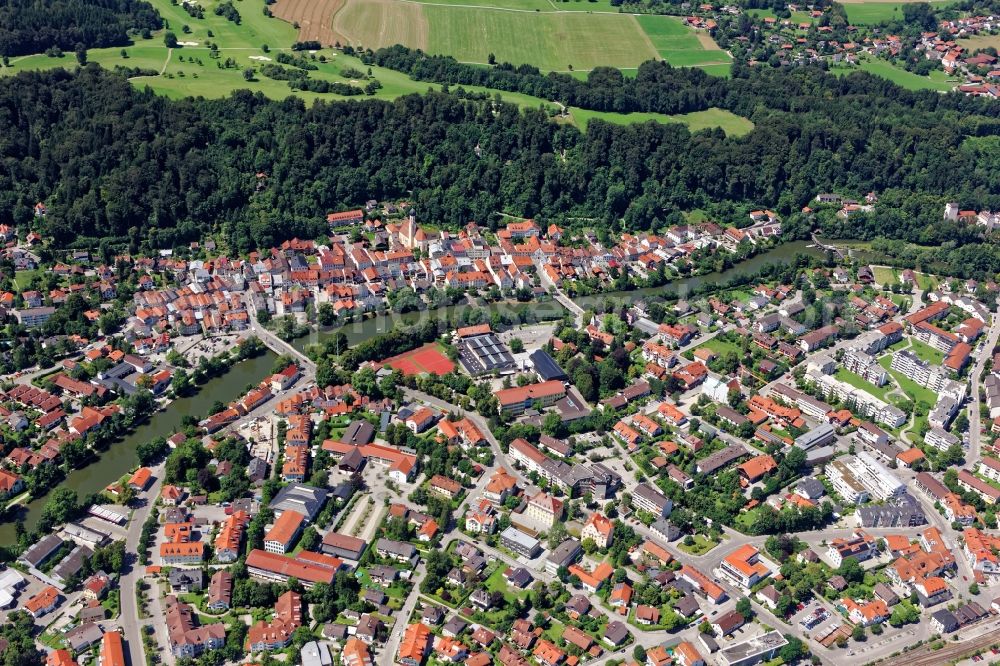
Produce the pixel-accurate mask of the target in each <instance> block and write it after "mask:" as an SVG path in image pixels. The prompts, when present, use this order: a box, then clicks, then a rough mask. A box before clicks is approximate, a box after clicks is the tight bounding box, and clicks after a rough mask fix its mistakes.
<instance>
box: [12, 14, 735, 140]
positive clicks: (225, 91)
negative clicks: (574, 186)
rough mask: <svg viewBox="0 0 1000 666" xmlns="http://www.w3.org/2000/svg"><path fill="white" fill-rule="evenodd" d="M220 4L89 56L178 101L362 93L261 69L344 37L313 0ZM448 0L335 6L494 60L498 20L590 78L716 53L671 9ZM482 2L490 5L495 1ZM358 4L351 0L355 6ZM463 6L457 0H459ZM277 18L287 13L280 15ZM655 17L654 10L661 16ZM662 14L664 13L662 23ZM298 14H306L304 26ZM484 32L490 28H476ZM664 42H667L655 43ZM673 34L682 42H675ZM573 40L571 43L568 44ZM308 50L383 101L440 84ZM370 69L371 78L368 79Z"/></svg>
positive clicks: (551, 62)
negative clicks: (595, 71) (319, 87)
mask: <svg viewBox="0 0 1000 666" xmlns="http://www.w3.org/2000/svg"><path fill="white" fill-rule="evenodd" d="M220 1H221V0H203V1H202V7H203V9H204V18H195V17H192V16H190V15H189V14H188V13H187V12H186V11H185V10H184V9H183V8H182V7H181V6H179V5H175V4H171V0H151V3H152V4H153V5H154V7H156V9H157V11H159V12H160V14H161V16H163V18H164V21H165V23H166V27H165V29H164V30H162V31H160V32H158V33H155V34H154V35H153V36H152V38H151V39H146V40H142V39H138V40H137V41H136V43H134V44H132V45H130V46H127V47H124V48H120V47H114V48H106V49H91V50H89V51H88V52H87V60H88V61H89V62H94V63H97V64H99V65H101V66H102V67H105V68H108V69H114V68H115V67H125V68H131V69H138V70H141V73H140V74H138V75H136V76H134V77H133V78H132V79H131V81H132V83H133V84H134V85H135V86H137V87H140V88H149V89H150V90H152V91H154V92H156V93H158V94H162V95H164V96H167V97H170V98H174V99H177V98H182V97H187V96H202V97H206V98H219V97H225V96H227V95H229V94H231V93H232V92H234V91H236V90H242V89H249V90H253V91H256V92H261V93H263V94H264V95H266V96H267V97H270V98H272V99H284V98H287V97H290V96H293V95H294V96H297V97H299V98H301V99H303V100H304V101H306V102H307V103H313V102H315V101H317V100H328V101H336V100H342V99H360V98H361V97H359V96H354V97H349V96H348V97H345V96H342V95H338V94H335V93H313V92H308V91H295V90H292V89H291V88H290V87H289V86H288V84H287V83H286V82H285V81H276V80H273V79H269V78H267V77H265V76H263V75H262V74H261V73H260V69H261V67H263V66H264V65H265V64H268V63H269V62H274V61H275V59H276V57H277V54H278V53H279V52H282V51H284V52H289V48H290V47H291V45H292V44H293V43H294V42H295V41H296V40H297V39H300V38H303V39H307V38H308V39H321V40H322V39H325V38H323V37H321V36H320V35H319V33H316V34H310V33H309V32H308V31H310V30H312V31H315V30H318V28H317V27H316V26H320V25H325V26H326V28H324V29H326V30H328V32H329V35H334V30H333V25H334V23H333V21H332V18H331V20H330V21H329V22H328V21H327V18H324V17H323V16H322V12H321V11H320V10H319V9H318V8H317V3H310V5H309V6H308V7H307V6H306V5H305V4H304V1H303V0H282V2H279V3H278V4H276V5H272V6H271V7H272V10H273V11H274V12H275V15H276V17H268V16H265V15H264V13H263V11H262V10H263V5H262V3H261V5H257V3H253V4H250V3H242V2H240V3H237V5H236V7H237V9H238V11H239V12H240V23H239V24H236V23H234V22H232V21H229V20H227V19H226V18H225V17H223V16H218V15H216V14H215V12H214V9H215V7H216V6H217V4H218V3H219V2H220ZM449 1H450V0H443V2H441V3H435V4H434V5H421V4H418V3H415V2H405V1H403V0H364V2H361V0H335V2H334V4H335V5H336V7H334V9H336V10H338V11H337V13H338V15H340V16H341V18H342V19H343V17H344V16H346V17H348V18H350V17H351V16H355V17H356V18H355V19H354V20H356V21H358V22H361V23H365V24H371V25H373V26H375V28H374V30H375V32H374V33H373V34H375V39H376V41H377V42H380V43H395V42H396V41H398V40H397V37H398V36H401V35H406V36H407V38H408V39H410V40H413V41H412V42H411V44H413V45H418V46H424V47H426V45H427V44H426V42H427V41H432V42H433V41H434V40H433V39H432V38H431V35H432V34H437V35H438V36H439V37H438V38H437V42H438V44H439V47H438V48H439V51H438V52H446V51H449V50H451V49H453V48H454V49H458V50H459V51H462V52H464V53H465V57H466V58H468V59H471V60H474V59H476V58H479V57H480V56H481V57H482V60H483V61H485V59H486V58H487V57H488V55H489V52H486V49H485V47H482V46H481V44H482V43H485V40H486V38H485V37H483V36H482V35H483V34H485V33H484V32H483V31H484V30H485V28H484V27H483V26H492V27H491V28H490V29H491V30H494V29H495V30H496V34H502V35H503V39H502V40H501V41H503V42H505V43H507V44H511V45H517V44H532V45H533V46H532V47H531V48H528V49H519V48H515V47H514V46H509V47H507V51H503V50H500V49H497V53H496V55H497V57H498V58H500V59H512V60H520V61H522V62H523V61H532V62H537V63H539V64H541V65H542V66H543V67H548V68H551V69H564V68H567V67H568V66H569V65H571V64H572V63H573V62H574V61H575V62H579V63H582V65H581V69H579V70H577V71H574V72H573V74H574V75H579V76H581V77H585V76H586V73H585V72H584V71H582V69H584V68H590V67H593V66H595V65H597V64H599V63H608V64H612V65H615V64H617V65H627V66H630V67H631V69H625V73H626V75H633V76H634V74H635V68H636V67H637V66H638V65H639V64H640V63H641V62H642V61H645V60H647V59H650V58H656V57H657V56H658V55H659V54H660V51H659V50H658V49H663V53H664V54H667V55H670V57H672V58H674V57H676V58H681V56H680V55H679V54H683V53H684V52H685V51H687V50H691V51H692V52H699V51H700V53H701V54H712V53H718V52H711V51H705V50H704V49H702V44H701V42H700V41H699V37H698V36H696V35H695V34H694V33H693V32H691V31H689V30H688V29H687V28H686V27H684V26H683V25H682V24H681V23H680V22H679V21H677V20H676V19H673V18H670V17H642V18H643V23H644V24H646V25H647V26H650V27H649V30H651V31H652V32H653V33H654V37H652V38H651V37H648V36H647V34H646V32H645V31H644V30H643V28H642V27H641V26H640V23H639V22H638V21H637V20H636V18H635V17H633V16H627V15H623V14H617V13H610V12H609V11H607V10H610V9H612V8H611V6H610V3H609V0H600V1H599V2H586V1H584V0H580V1H577V0H570V1H569V2H562V1H560V0H552V2H549V0H496V1H495V2H492V4H491V6H492V7H497V6H498V5H497V3H500V5H499V6H509V7H510V9H511V10H513V9H515V8H516V7H517V6H518V5H523V6H526V7H527V6H533V7H534V6H536V5H537V7H536V8H537V9H539V11H538V12H536V11H533V10H519V11H509V10H500V9H494V10H493V11H487V12H484V11H483V10H482V9H475V8H466V7H449V6H446V5H445V3H447V2H449ZM475 1H482V2H485V0H475ZM299 2H301V6H299V7H298V9H296V6H297V5H296V4H295V3H299ZM352 2H353V3H354V4H353V5H351V4H350V3H352ZM337 3H339V4H337ZM456 3H458V0H454V1H453V3H452V4H456ZM319 4H320V5H322V3H319ZM331 6H332V5H331ZM557 8H558V11H557ZM583 8H586V9H583ZM340 10H343V11H340ZM323 11H326V10H325V9H324V10H323ZM308 12H313V14H308ZM317 12H318V13H317ZM345 12H346V13H345ZM352 12H353V13H352ZM425 12H426V13H425ZM279 15H280V16H284V17H285V18H287V19H288V20H283V19H282V18H277V16H279ZM293 15H294V16H293ZM483 15H486V16H487V17H488V18H489V21H485V22H484V21H477V20H475V17H477V16H483ZM328 18H330V17H328ZM646 19H652V22H650V21H648V20H646ZM657 19H662V21H659V22H657ZM289 21H299V24H298V27H296V26H295V25H293V24H292V23H290V22H289ZM433 26H438V27H437V30H436V31H435V30H433ZM477 30H478V31H480V32H479V33H477V32H476V31H477ZM167 31H170V32H172V33H174V34H175V35H176V37H177V40H178V42H179V44H180V45H179V46H178V47H176V48H173V49H168V48H167V47H166V45H165V44H164V34H165V33H166V32H167ZM526 34H531V35H533V36H532V38H531V39H527V40H526V39H524V36H525V35H526ZM477 35H478V36H477ZM609 35H611V36H613V39H612V42H614V43H615V44H617V45H618V46H617V47H614V48H611V47H605V48H603V49H602V48H598V47H596V46H587V44H590V45H595V44H606V43H607V39H608V37H609ZM703 37H704V36H703ZM703 37H702V39H703ZM654 40H655V43H656V45H657V46H654ZM672 42H673V45H674V46H675V47H676V48H674V49H669V48H666V47H667V46H670V45H671V43H672ZM567 44H568V46H564V45H567ZM213 45H214V46H215V47H217V48H216V50H214V51H213V50H212V49H211V48H210V47H211V46H213ZM480 50H482V51H483V52H480ZM669 52H673V53H674V54H675V55H671V53H669ZM300 55H305V57H307V58H310V59H311V62H312V63H313V64H314V65H315V66H316V69H315V70H311V71H310V72H309V76H310V78H312V79H316V80H325V81H329V82H339V83H350V84H352V85H356V86H358V87H364V86H365V84H366V83H367V79H368V78H374V79H377V80H378V82H379V83H380V84H381V86H382V87H381V88H380V89H378V90H377V91H375V92H374V94H373V95H372V97H375V98H377V99H385V100H392V99H396V98H398V97H399V96H401V95H407V94H414V93H416V94H420V93H425V92H426V91H427V90H428V89H439V88H441V86H440V85H435V84H430V83H427V82H422V81H414V80H412V79H410V78H409V77H408V76H406V75H405V74H402V73H399V72H396V71H393V70H389V69H383V68H380V67H376V66H373V67H369V66H367V65H364V64H363V63H361V61H360V60H358V59H357V58H354V57H351V56H347V55H344V54H343V53H339V52H337V51H334V50H332V49H322V50H321V51H317V52H310V53H304V54H300ZM459 55H461V54H459ZM717 57H718V56H717V55H701V56H698V57H694V56H691V57H688V58H687V60H688V61H689V62H691V63H695V62H698V61H705V60H706V58H707V59H708V60H709V61H711V60H713V59H716V58H717ZM76 66H77V61H76V58H75V57H74V55H73V54H70V53H67V54H64V55H63V56H61V57H49V56H46V55H44V54H37V55H31V56H24V57H20V58H14V59H12V60H11V62H10V66H8V67H0V76H6V75H12V74H17V73H18V72H22V71H33V70H45V69H54V68H57V67H63V68H67V69H73V68H75V67H76ZM250 68H252V69H254V70H255V73H256V75H255V76H254V77H252V80H249V81H248V80H247V79H246V78H245V75H246V70H248V69H250ZM574 68H575V67H574ZM705 69H706V71H709V72H710V73H713V74H720V75H727V74H728V71H729V63H728V60H726V61H725V62H720V63H719V64H716V65H707V66H706V67H705ZM361 74H364V75H363V76H360V78H359V75H361ZM464 88H465V89H466V90H468V91H470V92H477V93H486V94H489V95H494V94H499V95H500V96H501V97H502V99H503V100H504V101H507V102H510V103H513V104H517V105H519V106H521V107H524V108H539V107H542V108H546V109H549V110H551V111H553V112H554V111H555V105H554V104H552V103H550V102H548V101H546V100H543V99H541V98H537V97H532V96H530V95H524V94H520V93H510V92H498V91H495V90H491V89H487V88H481V87H476V86H465V87H464ZM594 117H601V118H604V119H605V120H608V121H609V122H614V123H619V124H622V123H631V122H642V121H644V120H658V121H661V122H683V123H685V124H687V125H688V126H689V127H690V128H691V129H692V130H698V129H701V128H703V127H711V126H719V127H722V128H723V129H724V130H725V131H726V132H728V133H730V134H736V135H738V134H745V133H746V132H748V131H749V130H750V129H752V127H753V125H752V124H751V123H750V121H748V120H745V119H743V118H739V117H738V116H734V115H732V114H728V113H727V112H724V111H720V110H715V109H711V110H707V111H703V112H699V113H695V114H688V116H675V117H670V116H663V117H657V115H656V114H634V115H633V114H630V115H622V114H602V113H596V112H584V111H578V110H574V111H573V115H572V116H571V117H570V119H569V121H568V122H570V123H572V124H575V125H576V126H578V127H580V128H581V129H585V128H586V125H587V122H588V121H589V120H590V119H591V118H594Z"/></svg>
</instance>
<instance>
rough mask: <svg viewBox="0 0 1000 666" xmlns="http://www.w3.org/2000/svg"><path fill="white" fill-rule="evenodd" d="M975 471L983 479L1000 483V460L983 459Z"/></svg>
mask: <svg viewBox="0 0 1000 666" xmlns="http://www.w3.org/2000/svg"><path fill="white" fill-rule="evenodd" d="M976 471H977V472H979V476H981V477H983V478H984V479H989V480H990V481H994V482H997V483H1000V460H997V459H996V458H988V457H984V458H983V459H982V460H980V461H979V467H978V468H977V469H976Z"/></svg>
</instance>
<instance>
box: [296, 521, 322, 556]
mask: <svg viewBox="0 0 1000 666" xmlns="http://www.w3.org/2000/svg"><path fill="white" fill-rule="evenodd" d="M319 542H320V536H319V532H317V531H316V528H315V527H313V526H312V525H310V526H309V527H307V528H306V529H305V530H304V531H303V532H302V538H301V539H300V540H299V546H301V548H302V550H312V551H314V550H316V547H317V546H318V545H319Z"/></svg>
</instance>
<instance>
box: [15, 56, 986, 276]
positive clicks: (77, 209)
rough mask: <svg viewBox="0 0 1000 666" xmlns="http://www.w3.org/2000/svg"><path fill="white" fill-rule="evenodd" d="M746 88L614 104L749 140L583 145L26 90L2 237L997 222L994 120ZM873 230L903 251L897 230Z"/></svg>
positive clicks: (91, 79) (484, 116) (407, 111)
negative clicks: (833, 204) (737, 208)
mask: <svg viewBox="0 0 1000 666" xmlns="http://www.w3.org/2000/svg"><path fill="white" fill-rule="evenodd" d="M735 74H736V76H735V77H734V78H733V79H731V80H725V79H715V78H711V77H707V76H705V75H704V74H702V73H700V72H697V71H695V70H677V69H674V68H672V67H670V66H669V65H667V64H665V63H647V64H646V65H644V66H643V68H642V70H641V71H640V73H639V76H638V77H637V79H636V80H635V81H634V82H629V83H626V84H624V87H623V88H624V90H626V91H632V92H630V93H628V94H634V96H635V98H636V99H640V100H643V102H642V105H643V108H647V109H655V110H669V111H680V110H685V111H686V110H697V109H699V108H709V107H711V106H719V107H722V108H726V109H729V110H731V111H733V112H734V113H738V114H740V115H743V116H745V117H748V118H751V119H752V120H753V122H754V123H755V129H754V130H753V131H752V132H750V134H749V135H747V136H745V137H741V138H727V137H726V136H725V134H724V133H723V132H722V131H721V130H718V129H714V130H713V129H708V130H703V131H700V132H697V133H694V134H692V133H691V132H689V131H688V129H687V128H686V127H685V126H684V125H681V124H679V123H671V124H660V123H655V122H647V123H642V124H634V125H629V126H618V125H611V124H608V123H604V122H601V121H596V120H595V121H593V122H591V123H590V125H589V127H588V130H587V132H586V133H581V132H580V131H579V130H578V129H576V128H575V127H572V126H568V125H564V124H558V123H554V122H552V121H551V120H550V119H549V118H548V116H547V114H546V113H545V112H543V111H541V110H527V111H521V110H519V109H517V108H516V107H514V106H512V105H506V104H503V103H501V102H499V101H497V100H494V99H486V100H478V101H469V100H462V99H458V98H457V97H456V96H454V95H450V94H443V93H430V94H426V95H411V96H406V97H402V98H400V99H397V100H395V101H393V102H386V101H379V100H364V101H347V102H339V101H338V102H329V103H324V102H317V103H316V104H314V105H313V106H311V107H308V108H307V107H306V106H305V104H304V103H303V102H302V101H300V100H298V99H294V98H293V99H288V100H284V101H280V102H275V101H269V100H267V99H265V98H264V97H263V96H262V95H258V94H253V93H250V92H238V93H236V94H234V95H233V96H232V97H230V98H228V99H223V100H204V99H184V100H178V101H173V100H169V99H166V98H163V97H159V96H156V95H154V94H153V93H152V92H149V91H140V90H137V89H135V88H133V87H132V86H131V85H130V84H129V83H128V82H127V81H126V80H124V79H123V78H121V77H120V76H117V75H115V74H113V73H110V72H107V71H105V70H101V69H100V68H98V67H96V66H91V65H88V66H86V67H83V68H80V69H78V70H76V71H74V72H68V71H65V70H58V69H57V70H53V71H50V72H44V73H37V72H36V73H24V74H20V75H18V76H16V77H11V78H9V79H5V80H3V81H2V82H0V126H3V127H4V128H5V132H4V134H3V136H2V138H0V161H2V168H0V223H8V224H22V225H24V224H33V225H34V226H36V227H37V228H39V230H40V231H42V232H43V233H45V234H47V235H48V236H50V237H52V238H53V240H54V241H56V242H57V243H59V244H61V245H62V246H64V247H92V246H96V245H97V244H99V242H100V240H101V239H111V241H110V242H115V243H117V244H119V245H121V246H126V245H127V249H129V250H130V251H133V252H134V251H139V250H140V249H145V250H149V249H156V248H164V247H173V246H176V245H179V244H184V243H186V242H188V241H192V240H198V239H200V238H201V237H202V236H203V235H204V234H206V233H211V234H214V235H216V236H217V237H218V238H220V239H222V240H224V241H226V242H228V243H229V245H230V249H231V250H232V251H247V250H250V249H256V248H259V247H271V246H272V245H274V244H275V243H278V242H280V241H282V240H284V239H286V238H289V237H292V236H299V237H317V236H319V235H321V234H322V233H324V232H325V230H326V228H325V222H324V219H323V218H324V216H325V214H326V213H327V212H329V211H332V210H339V209H343V208H344V207H349V206H357V205H358V204H359V203H360V202H364V201H366V200H367V199H379V200H385V199H392V198H401V197H407V198H408V199H409V200H410V201H412V202H413V204H414V206H415V209H416V212H417V217H418V219H420V220H424V221H428V222H433V223H436V224H444V225H461V224H464V223H466V222H468V221H469V220H476V221H477V222H480V223H481V224H486V225H492V226H495V225H496V224H497V222H498V220H499V217H498V216H497V215H496V213H497V212H498V211H503V212H507V213H511V214H514V215H521V216H539V217H543V218H545V219H549V220H554V221H564V222H568V223H569V224H573V222H572V221H569V220H568V218H573V217H576V218H587V219H589V220H591V222H590V223H594V222H599V223H605V224H610V225H614V226H613V228H616V229H621V228H625V229H634V230H644V229H651V228H656V227H658V226H660V225H662V224H663V221H664V220H665V219H666V218H667V216H668V215H670V214H671V213H676V211H678V210H680V211H684V210H691V209H694V208H698V207H701V206H708V205H712V204H715V203H719V202H735V203H740V204H752V205H756V206H766V207H769V208H772V209H774V210H777V211H778V212H779V213H781V214H783V215H786V216H790V215H791V214H792V213H793V212H797V211H799V210H800V209H801V207H802V206H804V205H806V204H807V203H808V202H809V201H810V200H811V199H812V198H813V197H814V196H815V195H816V193H818V192H823V191H837V192H843V193H846V194H854V195H856V196H859V195H862V194H864V193H866V192H869V191H873V190H874V191H877V192H879V193H880V194H881V195H882V196H883V197H884V198H887V200H896V201H898V202H899V205H900V208H901V209H902V210H904V211H907V212H909V211H911V210H916V211H919V212H920V217H921V218H925V219H926V220H927V222H928V223H929V222H930V219H931V217H933V216H939V215H940V213H939V211H940V210H941V206H942V205H943V202H944V201H945V200H954V201H961V202H962V205H963V207H968V208H976V209H1000V190H998V189H997V188H996V187H995V174H996V173H997V169H998V167H1000V150H997V149H996V146H997V145H998V144H997V142H995V141H993V140H992V139H990V140H984V139H983V138H981V137H987V136H989V135H996V134H998V133H1000V104H996V103H995V102H990V101H988V100H983V99H975V98H970V97H965V96H961V95H940V94H937V93H932V92H911V91H906V90H903V89H901V88H899V87H897V86H895V85H893V84H891V83H890V82H888V81H885V80H882V79H879V78H876V77H872V76H870V75H867V74H864V73H860V72H859V73H854V74H851V75H849V76H845V77H836V76H832V75H829V74H827V73H826V72H823V71H822V70H820V69H815V68H806V67H799V68H795V69H792V70H787V71H785V70H769V69H760V70H754V71H752V72H751V71H749V70H746V69H744V70H741V71H736V72H735ZM620 77H621V75H620V73H617V72H615V73H612V72H610V71H609V72H598V73H595V74H592V75H591V77H590V79H589V80H588V81H587V82H584V85H585V86H586V87H587V89H588V90H590V91H591V93H589V94H594V95H599V94H603V93H600V91H602V90H603V91H605V92H606V93H608V94H610V93H611V92H612V91H614V90H615V89H616V86H615V84H614V83H606V82H605V80H606V79H611V80H613V79H616V78H618V79H620ZM685 81H687V83H685ZM623 94H626V93H623ZM42 137H44V140H42V139H41V138H42ZM973 139H975V141H974V142H973ZM477 146H478V148H479V149H478V150H477ZM258 172H264V173H267V174H268V181H267V186H266V187H265V188H262V189H260V190H258V188H257V187H256V183H257V180H256V178H255V174H256V173H258ZM38 201H44V202H45V203H46V206H47V208H48V214H47V216H45V217H44V218H33V213H32V207H33V206H34V205H35V203H36V202H38ZM927 216H929V217H927ZM725 221H728V222H734V221H737V222H742V223H746V221H744V220H725ZM577 224H578V223H577ZM866 224H872V225H875V230H877V231H879V232H880V233H881V234H882V235H884V236H887V237H890V238H894V237H901V235H903V237H905V238H906V239H907V240H910V238H909V235H910V234H911V232H912V227H911V223H910V222H909V221H907V219H906V217H905V216H904V217H903V218H902V219H885V220H880V219H875V220H873V221H870V222H866ZM977 238H978V236H976V235H969V237H968V238H966V237H965V236H963V237H960V238H955V237H953V239H954V240H956V241H958V242H962V243H965V242H967V241H969V242H972V241H975V240H976V239H977ZM973 247H974V245H973ZM991 263H994V261H993V260H991ZM997 268H998V269H1000V266H998V267H997Z"/></svg>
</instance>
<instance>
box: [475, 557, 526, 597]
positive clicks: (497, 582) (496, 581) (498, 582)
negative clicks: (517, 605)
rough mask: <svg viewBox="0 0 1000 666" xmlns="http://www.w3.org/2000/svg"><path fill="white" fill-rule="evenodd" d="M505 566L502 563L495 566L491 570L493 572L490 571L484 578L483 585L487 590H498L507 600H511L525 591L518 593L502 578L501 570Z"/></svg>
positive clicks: (502, 570)
mask: <svg viewBox="0 0 1000 666" xmlns="http://www.w3.org/2000/svg"><path fill="white" fill-rule="evenodd" d="M506 568H507V567H506V566H503V565H502V564H501V565H500V566H497V568H496V569H495V570H494V571H493V573H491V574H490V575H489V577H487V578H486V582H485V585H486V589H487V590H489V591H490V592H499V593H500V594H502V595H503V598H504V599H506V600H507V601H509V602H513V601H514V600H515V599H517V598H519V597H522V596H524V595H525V594H527V593H526V592H524V593H522V594H518V593H516V592H515V591H514V590H512V589H511V587H510V585H508V584H507V581H505V580H504V578H503V572H504V570H505V569H506Z"/></svg>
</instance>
